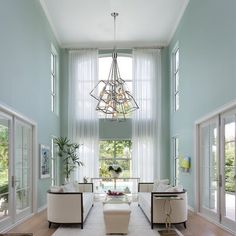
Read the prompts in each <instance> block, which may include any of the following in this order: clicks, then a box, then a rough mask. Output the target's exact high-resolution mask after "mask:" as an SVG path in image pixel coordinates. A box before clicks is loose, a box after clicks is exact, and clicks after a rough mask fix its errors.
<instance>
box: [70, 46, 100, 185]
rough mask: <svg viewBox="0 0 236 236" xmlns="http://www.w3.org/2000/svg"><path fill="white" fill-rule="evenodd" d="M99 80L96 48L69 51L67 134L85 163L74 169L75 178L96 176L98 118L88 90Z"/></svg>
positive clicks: (97, 166) (94, 102)
mask: <svg viewBox="0 0 236 236" xmlns="http://www.w3.org/2000/svg"><path fill="white" fill-rule="evenodd" d="M97 82H98V50H95V49H88V50H87V49H83V50H73V51H70V52H69V90H68V91H69V99H68V100H69V107H68V134H69V137H70V139H71V140H73V141H74V142H76V143H79V144H83V145H82V146H81V147H80V149H79V156H80V159H81V161H82V162H83V163H84V166H82V167H78V168H77V169H76V170H75V171H74V179H75V180H78V181H83V178H84V177H90V178H91V177H98V170H99V160H98V139H99V120H98V114H97V111H96V110H95V108H96V100H95V99H93V98H92V97H91V96H90V95H89V93H90V91H91V90H92V89H93V88H94V87H95V85H96V83H97Z"/></svg>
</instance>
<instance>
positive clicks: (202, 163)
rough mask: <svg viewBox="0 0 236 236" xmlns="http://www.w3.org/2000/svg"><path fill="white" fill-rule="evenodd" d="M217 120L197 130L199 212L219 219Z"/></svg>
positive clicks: (207, 122) (210, 121) (208, 122)
mask: <svg viewBox="0 0 236 236" xmlns="http://www.w3.org/2000/svg"><path fill="white" fill-rule="evenodd" d="M218 136H219V120H218V119H217V117H216V118H214V119H211V120H208V121H206V122H203V123H201V125H200V130H199V137H200V139H199V147H200V148H199V154H200V160H199V177H200V184H199V190H200V191H199V193H200V194H199V200H200V212H201V213H203V214H205V215H207V216H208V217H211V218H212V219H214V220H217V221H218V219H219V216H220V212H219V206H220V205H219V144H218Z"/></svg>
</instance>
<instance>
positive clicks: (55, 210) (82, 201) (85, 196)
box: [47, 183, 94, 229]
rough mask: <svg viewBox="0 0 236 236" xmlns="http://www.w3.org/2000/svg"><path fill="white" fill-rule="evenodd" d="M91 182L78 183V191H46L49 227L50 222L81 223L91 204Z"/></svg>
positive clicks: (92, 198)
mask: <svg viewBox="0 0 236 236" xmlns="http://www.w3.org/2000/svg"><path fill="white" fill-rule="evenodd" d="M93 200H94V194H93V184H92V183H80V184H79V192H51V191H48V193H47V205H48V208H47V218H48V222H49V228H50V226H51V224H52V223H59V224H60V223H63V224H64V223H80V224H81V229H83V223H84V221H85V219H86V217H87V215H88V213H89V211H90V209H91V207H92V206H93Z"/></svg>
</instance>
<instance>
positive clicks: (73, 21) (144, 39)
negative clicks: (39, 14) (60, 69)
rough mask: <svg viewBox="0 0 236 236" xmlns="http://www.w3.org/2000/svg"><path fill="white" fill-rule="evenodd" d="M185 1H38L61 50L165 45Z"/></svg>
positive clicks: (178, 19) (180, 14) (178, 18)
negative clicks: (113, 14)
mask: <svg viewBox="0 0 236 236" xmlns="http://www.w3.org/2000/svg"><path fill="white" fill-rule="evenodd" d="M188 2H189V0H40V3H41V5H42V7H43V9H44V12H45V13H46V16H47V18H48V20H49V22H50V24H51V27H52V29H53V31H54V34H55V36H56V38H57V40H58V42H59V44H60V46H61V47H63V48H84V47H97V48H112V47H113V44H114V42H113V31H114V27H113V18H112V17H111V12H118V13H119V16H118V17H117V24H116V25H117V31H116V33H117V43H116V45H117V47H119V48H128V47H146V46H166V45H167V44H168V43H169V41H170V40H171V37H172V36H173V34H174V32H175V29H176V27H177V25H178V23H179V21H180V19H181V17H182V15H183V12H184V10H185V8H186V6H187V4H188Z"/></svg>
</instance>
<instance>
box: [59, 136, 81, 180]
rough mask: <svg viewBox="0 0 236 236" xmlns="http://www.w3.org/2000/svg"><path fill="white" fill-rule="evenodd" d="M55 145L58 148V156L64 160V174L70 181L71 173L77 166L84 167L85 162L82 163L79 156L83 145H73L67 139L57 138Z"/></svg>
mask: <svg viewBox="0 0 236 236" xmlns="http://www.w3.org/2000/svg"><path fill="white" fill-rule="evenodd" d="M55 144H56V145H57V146H58V148H59V151H58V156H59V157H61V158H62V161H63V164H64V174H65V178H66V180H69V178H70V175H71V172H72V171H73V170H74V169H75V168H76V166H77V165H79V166H82V165H83V162H81V161H80V158H79V156H78V149H79V148H80V145H81V144H77V143H72V142H71V141H70V140H69V139H68V138H67V137H65V138H63V137H60V138H56V139H55Z"/></svg>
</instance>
